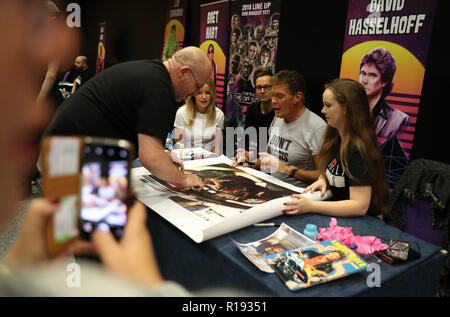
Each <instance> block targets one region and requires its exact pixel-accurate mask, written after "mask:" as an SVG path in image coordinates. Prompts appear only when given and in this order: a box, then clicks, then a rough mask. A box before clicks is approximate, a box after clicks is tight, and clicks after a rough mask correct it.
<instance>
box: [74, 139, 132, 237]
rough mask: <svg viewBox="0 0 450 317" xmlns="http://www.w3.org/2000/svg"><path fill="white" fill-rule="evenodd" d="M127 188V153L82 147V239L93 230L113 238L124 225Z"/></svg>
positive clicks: (113, 148)
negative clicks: (108, 234) (103, 232)
mask: <svg viewBox="0 0 450 317" xmlns="http://www.w3.org/2000/svg"><path fill="white" fill-rule="evenodd" d="M128 186H129V151H128V150H127V149H124V148H122V147H119V146H112V145H104V144H92V143H89V144H85V146H84V155H83V165H82V182H81V220H80V221H81V223H80V227H81V228H80V229H81V230H80V231H81V237H82V239H86V240H89V237H90V234H91V233H92V232H94V231H95V230H96V229H97V228H98V229H100V230H103V231H105V230H109V231H111V232H112V233H113V235H114V236H115V238H116V239H119V238H120V237H121V236H122V233H123V228H124V226H125V224H126V222H127V206H126V204H125V201H126V197H127V193H128Z"/></svg>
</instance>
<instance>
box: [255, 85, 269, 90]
mask: <svg viewBox="0 0 450 317" xmlns="http://www.w3.org/2000/svg"><path fill="white" fill-rule="evenodd" d="M255 88H256V90H258V91H261V90H263V89H264V90H265V91H268V90H271V89H272V85H264V86H259V85H258V86H256V87H255Z"/></svg>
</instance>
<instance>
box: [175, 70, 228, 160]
mask: <svg viewBox="0 0 450 317" xmlns="http://www.w3.org/2000/svg"><path fill="white" fill-rule="evenodd" d="M224 119H225V116H224V114H223V112H222V110H220V109H219V108H217V107H216V87H215V86H214V83H213V81H212V80H211V79H209V80H208V81H207V82H206V84H204V85H203V87H202V88H201V89H200V90H199V91H198V93H197V94H196V95H195V96H189V97H188V98H187V100H186V104H185V105H184V106H182V107H181V108H180V109H178V111H177V115H176V117H175V123H174V126H175V138H176V140H177V143H181V144H182V145H183V147H184V148H193V147H201V148H203V149H205V150H207V151H211V152H215V153H220V147H221V142H222V129H223V125H224Z"/></svg>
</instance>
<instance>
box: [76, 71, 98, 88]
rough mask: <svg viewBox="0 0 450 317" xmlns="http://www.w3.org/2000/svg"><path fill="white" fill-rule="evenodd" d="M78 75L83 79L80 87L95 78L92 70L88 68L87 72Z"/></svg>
mask: <svg viewBox="0 0 450 317" xmlns="http://www.w3.org/2000/svg"><path fill="white" fill-rule="evenodd" d="M78 75H79V77H81V83H79V85H80V86H81V85H83V84H85V83H86V82H87V81H88V80H89V79H91V78H92V77H94V75H95V73H94V72H93V71H92V70H91V69H90V68H87V69H86V70H84V71H81V72H79V74H78Z"/></svg>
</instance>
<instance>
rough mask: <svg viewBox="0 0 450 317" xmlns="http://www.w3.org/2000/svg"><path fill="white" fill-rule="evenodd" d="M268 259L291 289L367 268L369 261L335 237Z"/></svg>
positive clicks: (334, 278)
mask: <svg viewBox="0 0 450 317" xmlns="http://www.w3.org/2000/svg"><path fill="white" fill-rule="evenodd" d="M266 261H267V263H269V264H270V265H271V266H272V268H273V270H274V271H275V272H276V273H277V275H278V276H279V277H280V279H281V281H282V282H283V283H284V284H285V285H286V287H287V288H288V289H289V290H291V291H297V290H301V289H304V288H307V287H311V286H314V285H317V284H321V283H326V282H329V281H333V280H336V279H339V278H342V277H345V276H348V275H350V274H354V273H358V272H360V271H363V270H365V269H366V267H367V262H365V261H364V260H362V259H361V258H360V257H358V256H357V255H356V253H355V252H353V251H352V250H350V249H349V248H348V247H346V246H345V245H344V244H342V243H341V242H339V241H338V240H335V239H334V240H327V241H322V242H320V243H316V244H312V245H309V246H306V247H301V248H297V249H293V250H289V251H284V252H281V253H275V254H271V255H268V256H266Z"/></svg>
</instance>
